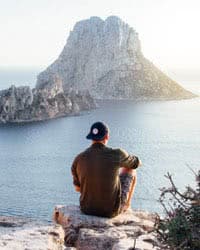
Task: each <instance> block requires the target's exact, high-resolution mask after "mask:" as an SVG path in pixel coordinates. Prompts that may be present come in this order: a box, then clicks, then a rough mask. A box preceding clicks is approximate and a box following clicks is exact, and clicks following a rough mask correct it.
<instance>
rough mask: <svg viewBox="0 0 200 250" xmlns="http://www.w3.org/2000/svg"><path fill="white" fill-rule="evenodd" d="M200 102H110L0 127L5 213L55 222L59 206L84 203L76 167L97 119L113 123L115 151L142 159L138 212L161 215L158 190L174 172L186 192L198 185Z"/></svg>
mask: <svg viewBox="0 0 200 250" xmlns="http://www.w3.org/2000/svg"><path fill="white" fill-rule="evenodd" d="M199 104H200V99H198V98H196V99H192V100H183V101H165V102H137V103H134V102H131V101H118V102H116V101H115V102H113V101H112V102H104V103H101V104H100V107H99V108H98V109H96V110H93V111H91V112H90V113H86V114H84V115H81V116H76V117H65V118H61V119H56V120H52V121H48V122H40V123H32V124H23V125H6V126H0V215H20V216H27V217H32V218H40V219H42V220H51V215H52V211H53V208H54V206H55V205H57V204H72V203H73V204H78V199H79V194H78V193H76V192H75V191H74V189H73V185H72V178H71V173H70V167H71V163H72V161H73V159H74V157H75V156H76V154H77V153H79V152H80V151H82V150H84V149H85V148H86V147H88V146H89V141H87V140H86V139H85V135H86V134H87V132H88V130H89V128H90V125H91V124H92V123H93V122H94V121H97V120H103V121H105V122H106V123H108V124H109V126H110V130H111V138H110V141H109V146H112V147H122V148H124V149H126V150H127V151H129V152H130V153H134V154H136V155H138V156H139V157H140V158H141V160H142V162H143V166H142V167H141V168H140V169H138V185H137V188H136V192H135V196H134V199H133V201H132V206H133V208H138V209H144V210H150V211H157V212H161V208H160V206H159V204H158V202H157V199H158V197H159V193H160V192H159V188H161V187H163V186H166V185H167V184H168V182H167V180H166V179H165V177H164V174H166V173H167V172H170V173H172V174H173V176H174V180H175V182H176V183H177V185H178V186H179V187H180V188H183V187H184V186H185V185H188V184H192V183H194V176H193V174H192V172H191V170H190V169H189V168H188V166H187V165H189V166H190V167H191V168H193V169H194V170H197V169H199V166H200V156H199V155H200V116H199V107H200V106H199Z"/></svg>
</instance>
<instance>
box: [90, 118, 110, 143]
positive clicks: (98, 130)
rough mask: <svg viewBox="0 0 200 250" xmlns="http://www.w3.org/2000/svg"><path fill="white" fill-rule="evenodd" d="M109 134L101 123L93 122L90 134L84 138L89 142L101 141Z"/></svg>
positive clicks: (107, 129)
mask: <svg viewBox="0 0 200 250" xmlns="http://www.w3.org/2000/svg"><path fill="white" fill-rule="evenodd" d="M108 132H109V128H108V126H107V125H106V124H105V123H103V122H95V123H94V124H93V125H92V126H91V128H90V133H89V134H88V135H87V136H86V138H87V139H89V140H94V141H101V140H103V138H104V137H105V135H106V134H107V133H108Z"/></svg>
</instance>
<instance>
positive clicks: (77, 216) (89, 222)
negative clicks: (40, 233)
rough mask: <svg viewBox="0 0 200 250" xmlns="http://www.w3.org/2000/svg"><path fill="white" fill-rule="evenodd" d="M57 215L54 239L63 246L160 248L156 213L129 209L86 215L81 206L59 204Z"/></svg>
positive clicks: (112, 249)
mask: <svg viewBox="0 0 200 250" xmlns="http://www.w3.org/2000/svg"><path fill="white" fill-rule="evenodd" d="M53 218H54V221H55V222H56V225H55V228H56V230H57V231H56V240H55V239H54V242H59V246H61V245H62V244H63V249H65V248H66V249H68V248H70V247H73V248H75V249H78V250H96V249H99V250H101V249H102V250H104V249H106V250H128V249H129V250H131V249H160V248H159V246H158V245H159V244H158V240H157V239H156V235H155V233H154V232H153V231H154V223H155V219H156V215H155V214H152V213H147V212H142V211H136V210H135V211H133V210H131V209H129V210H128V211H126V212H125V213H122V214H120V215H118V216H116V217H114V218H103V217H97V216H91V215H85V214H83V213H82V212H81V211H80V209H79V207H78V206H57V207H56V208H55V210H54V213H53ZM61 242H62V244H61ZM64 245H65V248H64ZM153 247H154V248H153ZM55 249H56V248H55Z"/></svg>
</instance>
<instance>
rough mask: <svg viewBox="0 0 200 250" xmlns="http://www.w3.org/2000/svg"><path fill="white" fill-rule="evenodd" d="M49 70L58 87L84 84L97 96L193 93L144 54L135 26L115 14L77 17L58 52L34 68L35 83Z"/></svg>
mask: <svg viewBox="0 0 200 250" xmlns="http://www.w3.org/2000/svg"><path fill="white" fill-rule="evenodd" d="M54 74H56V75H58V76H59V77H60V78H61V79H62V82H63V84H64V88H66V89H69V88H73V89H79V90H82V89H88V90H89V91H90V93H91V94H92V96H93V97H94V98H97V99H135V98H141V97H148V98H149V97H151V98H172V99H173V98H189V97H192V96H193V95H192V93H190V92H188V91H186V90H184V89H183V88H182V87H180V86H179V85H178V84H177V83H175V82H174V81H172V80H171V79H169V78H168V77H167V76H166V75H164V74H163V73H162V72H161V71H160V70H158V69H157V68H156V67H155V66H154V65H153V64H152V63H151V62H149V61H148V60H147V59H145V58H144V56H143V55H142V52H141V46H140V41H139V38H138V34H137V32H136V31H135V30H134V29H133V28H131V27H129V25H128V24H126V23H124V22H123V21H122V20H121V19H120V18H118V17H116V16H110V17H108V18H107V19H106V20H105V21H104V20H102V19H101V18H99V17H91V18H90V19H88V20H84V21H80V22H78V23H77V24H76V25H75V26H74V29H73V31H71V32H70V35H69V38H68V40H67V43H66V45H65V47H64V49H63V51H62V52H61V54H60V56H59V58H58V59H57V60H56V61H55V62H54V63H53V64H52V65H50V66H49V67H48V68H47V69H46V70H45V71H44V72H42V73H40V74H39V76H38V81H37V86H40V85H41V84H42V83H43V82H48V81H51V78H52V76H53V75H54Z"/></svg>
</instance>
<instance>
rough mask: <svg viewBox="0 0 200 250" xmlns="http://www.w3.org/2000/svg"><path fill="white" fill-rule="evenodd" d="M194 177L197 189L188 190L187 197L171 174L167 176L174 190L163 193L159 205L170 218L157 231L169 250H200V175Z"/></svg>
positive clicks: (170, 189) (171, 188)
mask: <svg viewBox="0 0 200 250" xmlns="http://www.w3.org/2000/svg"><path fill="white" fill-rule="evenodd" d="M194 174H195V176H196V183H197V186H196V188H195V189H193V188H192V187H186V191H185V192H184V193H181V192H179V190H178V189H177V187H176V186H175V184H174V182H173V180H172V177H171V175H170V174H169V173H168V174H167V175H166V176H165V177H166V178H167V179H168V180H169V181H170V185H171V186H170V187H169V188H162V189H161V195H160V198H159V201H160V203H161V204H162V206H163V208H164V210H165V214H166V217H165V218H164V219H161V218H158V220H157V222H156V231H157V233H158V235H159V239H160V240H161V242H162V243H163V244H165V245H166V247H167V246H168V248H169V249H174V250H176V249H177V250H178V249H180V250H185V249H192V250H199V249H200V171H199V172H198V174H196V173H194Z"/></svg>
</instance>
